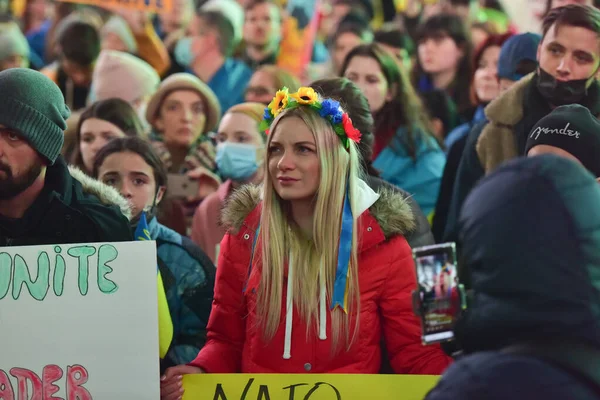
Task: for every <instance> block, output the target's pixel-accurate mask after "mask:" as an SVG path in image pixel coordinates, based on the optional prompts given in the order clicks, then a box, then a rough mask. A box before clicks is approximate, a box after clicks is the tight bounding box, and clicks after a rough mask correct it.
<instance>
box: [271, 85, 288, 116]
mask: <svg viewBox="0 0 600 400" xmlns="http://www.w3.org/2000/svg"><path fill="white" fill-rule="evenodd" d="M289 97H290V92H289V91H288V88H286V87H284V88H282V89H281V90H278V91H277V93H275V97H273V100H271V102H270V103H269V106H268V107H269V110H271V114H273V116H274V117H276V116H277V115H278V114H279V113H280V112H282V111H283V110H285V108H286V107H287V105H288V101H289V100H288V99H289Z"/></svg>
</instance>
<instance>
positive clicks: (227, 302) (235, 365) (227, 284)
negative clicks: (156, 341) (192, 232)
mask: <svg viewBox="0 0 600 400" xmlns="http://www.w3.org/2000/svg"><path fill="white" fill-rule="evenodd" d="M234 241H235V239H234V237H232V236H231V235H230V234H229V233H228V234H226V235H225V237H224V238H223V241H222V242H221V254H220V255H219V263H218V268H217V276H216V280H215V294H214V300H213V305H212V311H211V314H210V319H209V321H208V326H207V330H208V333H207V341H206V344H205V345H204V347H203V348H202V350H200V353H199V354H198V356H197V357H196V359H195V360H194V361H192V362H191V363H190V365H193V366H195V367H199V368H202V369H203V370H204V371H206V372H208V373H235V372H239V371H240V370H241V362H242V350H243V348H244V341H245V339H246V320H245V318H244V317H245V315H246V302H245V301H244V293H243V290H244V283H245V279H246V272H247V266H243V265H241V263H240V261H237V262H234V261H232V255H233V254H232V252H233V251H235V249H234V248H233V247H235V246H234ZM239 251H240V249H238V253H239ZM233 258H234V259H243V257H240V258H238V257H237V256H234V257H233Z"/></svg>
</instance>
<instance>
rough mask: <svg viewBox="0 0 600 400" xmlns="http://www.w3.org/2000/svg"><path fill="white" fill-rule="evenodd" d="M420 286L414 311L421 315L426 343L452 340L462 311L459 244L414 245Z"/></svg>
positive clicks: (423, 336) (423, 338)
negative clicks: (457, 249) (457, 260)
mask: <svg viewBox="0 0 600 400" xmlns="http://www.w3.org/2000/svg"><path fill="white" fill-rule="evenodd" d="M413 259H414V260H415V268H416V272H417V283H418V290H417V291H416V292H415V295H416V296H415V298H414V299H413V301H414V303H415V311H416V312H417V314H418V315H419V317H420V319H421V328H422V340H423V344H431V343H438V342H444V341H448V340H452V339H453V338H454V332H453V329H454V324H455V322H456V318H457V316H458V315H459V313H460V310H461V307H460V304H461V302H460V290H459V284H458V277H457V265H456V245H455V244H454V243H443V244H439V245H433V246H425V247H418V248H415V249H413Z"/></svg>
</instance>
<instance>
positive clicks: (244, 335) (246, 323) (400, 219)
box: [192, 186, 450, 374]
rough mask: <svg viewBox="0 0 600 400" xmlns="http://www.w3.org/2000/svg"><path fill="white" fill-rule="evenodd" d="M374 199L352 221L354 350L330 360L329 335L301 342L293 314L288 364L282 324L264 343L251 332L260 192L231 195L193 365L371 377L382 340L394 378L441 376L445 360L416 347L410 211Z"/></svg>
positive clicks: (302, 327) (401, 202)
mask: <svg viewBox="0 0 600 400" xmlns="http://www.w3.org/2000/svg"><path fill="white" fill-rule="evenodd" d="M379 195H380V196H379V199H378V200H377V201H376V202H375V203H374V204H372V206H371V207H370V208H369V209H368V210H367V211H365V212H364V213H362V214H361V215H360V217H359V221H358V222H359V229H360V232H359V251H358V262H359V287H360V298H361V300H360V307H361V311H360V326H359V329H358V332H357V336H356V339H355V341H354V343H353V345H352V347H351V348H350V350H349V351H345V350H342V352H340V353H338V354H337V355H332V352H331V348H332V343H331V340H330V339H331V338H330V337H331V335H328V338H327V339H326V340H320V339H319V338H318V337H317V336H316V334H314V335H313V334H312V333H309V334H308V337H307V327H306V324H305V323H304V322H303V320H302V318H301V317H300V315H299V314H298V312H297V311H296V310H294V311H293V320H294V324H293V331H292V334H291V341H290V342H291V358H289V359H284V358H283V351H284V341H285V324H284V323H282V324H281V325H280V328H279V329H278V331H277V332H276V334H275V336H274V338H273V339H272V340H271V341H270V342H265V341H264V340H263V337H262V332H261V331H260V328H259V326H257V325H259V324H258V316H257V312H256V307H255V305H256V302H257V290H256V289H257V286H258V283H259V282H258V281H259V279H260V273H257V271H259V270H260V266H257V265H256V264H255V265H254V267H253V269H252V273H251V274H250V277H248V272H249V265H250V258H251V249H252V243H253V240H254V235H255V232H256V229H257V227H258V224H259V220H260V207H258V206H259V203H260V192H259V190H258V188H255V187H252V186H246V187H243V188H241V189H239V190H238V191H237V192H235V193H234V194H232V196H231V197H230V199H229V201H228V205H227V206H226V208H225V209H224V212H223V221H224V223H226V224H227V226H228V228H229V232H228V233H227V234H226V235H225V237H224V238H223V241H222V242H221V254H220V256H219V266H218V268H217V277H216V284H215V296H214V302H213V308H212V312H211V316H210V320H209V324H208V338H207V339H208V340H207V343H206V345H205V346H204V348H203V349H202V350H201V351H200V353H199V354H198V357H197V358H196V359H195V360H194V361H193V362H192V365H195V366H198V367H200V368H202V369H204V370H205V371H207V372H210V373H231V372H245V373H308V372H310V373H367V374H368V373H377V372H378V371H379V367H380V363H381V349H380V343H381V338H382V336H383V337H384V338H385V342H386V344H387V350H388V353H389V355H390V363H391V365H392V368H393V369H394V371H395V372H397V373H404V374H439V373H441V372H442V371H443V370H444V369H445V368H446V367H447V366H448V365H449V364H450V358H448V357H447V356H446V355H445V354H444V353H443V352H442V350H441V349H440V348H439V347H438V346H428V347H424V346H423V345H422V344H421V338H420V334H421V329H420V325H419V322H418V320H417V318H416V317H415V315H414V314H413V311H412V302H411V292H412V291H413V290H414V289H415V288H416V286H417V282H416V276H415V268H414V263H413V260H412V255H411V250H410V247H409V246H408V244H407V242H406V240H405V239H404V236H403V234H404V232H406V231H408V230H410V229H412V228H413V225H414V222H413V217H412V214H411V211H410V206H409V205H408V204H407V202H406V200H405V199H404V198H403V197H402V196H401V195H399V194H396V193H393V192H392V191H389V190H383V191H382V192H380V193H379ZM257 248H258V246H257ZM246 284H247V287H246ZM285 285H287V284H286V282H284V286H285ZM245 287H246V290H244V288H245ZM285 303H286V300H285V297H284V298H283V299H282V312H281V315H282V316H284V315H286V313H285V311H286V310H285V306H284V305H285ZM282 322H283V318H282ZM330 324H331V320H330V318H329V317H328V318H327V332H331V325H330ZM350 326H353V322H352V321H350ZM309 332H310V331H309Z"/></svg>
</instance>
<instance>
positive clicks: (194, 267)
mask: <svg viewBox="0 0 600 400" xmlns="http://www.w3.org/2000/svg"><path fill="white" fill-rule="evenodd" d="M93 175H94V177H95V178H97V179H98V180H100V181H101V182H103V183H104V184H106V185H108V186H112V187H114V188H115V189H117V190H118V191H119V192H120V193H121V195H122V196H123V197H124V198H125V199H127V201H128V202H129V205H130V208H131V213H132V215H133V217H132V219H131V221H130V227H131V231H132V233H133V232H135V230H136V228H137V226H138V224H139V223H140V220H141V219H142V218H145V220H146V221H147V224H148V231H149V234H150V238H151V239H152V240H154V241H156V246H157V249H156V250H157V256H158V269H159V271H160V274H161V275H162V278H163V284H164V289H165V294H166V298H167V303H168V308H169V312H170V315H171V319H172V322H173V341H172V342H171V346H170V348H169V350H168V352H167V354H166V356H165V357H164V358H163V359H162V360H161V371H164V370H165V369H166V368H168V367H171V366H173V365H178V364H182V363H189V362H190V361H192V360H193V359H194V358H195V357H196V355H197V354H198V351H199V350H200V349H201V348H202V347H203V346H204V343H205V340H206V324H207V323H208V318H209V315H210V310H211V304H212V300H213V286H214V279H215V273H216V270H215V266H214V265H213V263H212V262H211V261H210V259H209V258H208V257H207V256H206V254H204V253H203V252H202V250H200V249H199V248H198V246H196V245H195V244H194V243H193V242H192V241H191V240H190V239H188V238H186V237H184V236H181V235H180V234H178V233H176V232H175V231H173V230H171V229H169V228H167V227H165V226H164V225H161V224H160V223H159V222H158V221H157V219H156V209H157V207H158V205H159V204H160V202H161V200H162V199H163V197H164V194H165V190H166V187H167V171H166V170H165V167H164V165H163V163H162V161H161V159H160V158H159V157H158V155H157V154H156V153H155V152H154V150H153V149H152V146H151V145H150V144H149V143H148V142H146V141H144V140H143V139H140V138H137V137H128V138H120V139H115V140H113V141H112V142H110V143H109V144H107V145H106V146H104V147H103V148H102V149H101V150H100V152H99V153H98V155H97V157H96V160H95V163H94V169H93ZM149 267H152V268H156V267H155V266H149Z"/></svg>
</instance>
